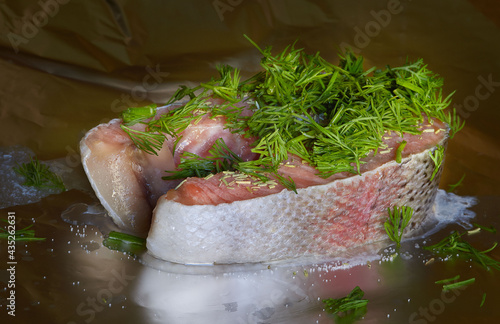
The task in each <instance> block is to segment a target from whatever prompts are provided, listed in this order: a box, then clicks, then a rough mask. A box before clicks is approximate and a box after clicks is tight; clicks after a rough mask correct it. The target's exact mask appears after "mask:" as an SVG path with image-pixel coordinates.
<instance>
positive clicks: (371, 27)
mask: <svg viewBox="0 0 500 324" xmlns="http://www.w3.org/2000/svg"><path fill="white" fill-rule="evenodd" d="M408 1H411V0H408ZM386 8H387V9H381V10H379V11H375V10H371V11H370V15H371V16H372V17H373V20H370V21H368V22H367V23H366V24H365V25H364V27H363V28H360V27H359V26H356V27H354V31H355V32H356V34H355V35H354V38H353V41H354V45H355V46H353V45H351V44H349V43H346V42H342V43H341V44H340V49H341V50H342V51H345V50H346V49H352V50H353V51H354V52H355V53H359V52H361V50H362V49H363V48H365V47H367V46H368V45H370V42H371V40H372V38H374V37H377V36H378V35H379V34H380V32H381V31H382V29H383V28H386V27H387V26H389V24H390V23H391V21H392V17H393V16H394V15H397V14H400V13H401V12H402V11H403V9H404V7H403V6H402V5H401V2H400V1H399V0H389V1H388V2H387V7H386Z"/></svg>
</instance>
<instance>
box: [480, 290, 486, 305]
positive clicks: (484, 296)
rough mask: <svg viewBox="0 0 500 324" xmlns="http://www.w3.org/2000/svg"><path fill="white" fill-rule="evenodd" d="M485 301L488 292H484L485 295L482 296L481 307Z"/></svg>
mask: <svg viewBox="0 0 500 324" xmlns="http://www.w3.org/2000/svg"><path fill="white" fill-rule="evenodd" d="M485 301H486V293H484V294H483V297H482V298H481V304H480V305H479V307H483V305H484V302H485Z"/></svg>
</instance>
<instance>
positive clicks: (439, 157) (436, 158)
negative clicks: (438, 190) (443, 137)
mask: <svg viewBox="0 0 500 324" xmlns="http://www.w3.org/2000/svg"><path fill="white" fill-rule="evenodd" d="M429 155H430V156H431V159H432V161H433V162H434V171H433V172H432V175H431V179H430V181H432V180H433V179H434V177H435V176H436V174H437V172H438V171H439V168H440V167H441V164H442V163H443V159H444V146H442V145H437V146H436V148H435V149H434V150H433V151H431V152H429Z"/></svg>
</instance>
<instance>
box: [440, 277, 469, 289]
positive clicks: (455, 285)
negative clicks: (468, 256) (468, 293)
mask: <svg viewBox="0 0 500 324" xmlns="http://www.w3.org/2000/svg"><path fill="white" fill-rule="evenodd" d="M475 281H476V278H470V279H467V280H463V281H459V282H454V283H451V284H446V285H443V290H452V289H457V288H460V287H463V286H467V285H470V284H472V283H474V282H475Z"/></svg>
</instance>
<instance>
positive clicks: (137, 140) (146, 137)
mask: <svg viewBox="0 0 500 324" xmlns="http://www.w3.org/2000/svg"><path fill="white" fill-rule="evenodd" d="M120 127H121V129H123V131H124V132H125V133H127V134H128V136H129V137H130V139H131V140H132V142H133V143H134V144H135V146H137V147H138V148H139V149H141V150H143V151H144V152H147V153H149V154H154V155H158V153H157V152H158V151H159V150H160V149H161V147H162V146H163V142H164V141H165V135H163V134H160V133H151V132H148V131H140V130H136V129H132V128H130V127H128V126H126V125H125V124H123V125H120Z"/></svg>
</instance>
